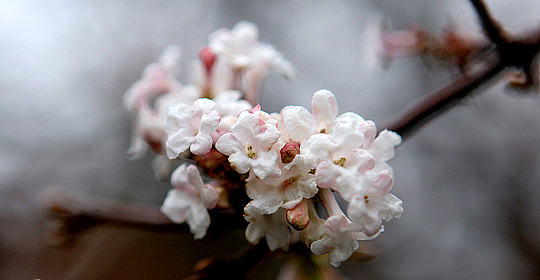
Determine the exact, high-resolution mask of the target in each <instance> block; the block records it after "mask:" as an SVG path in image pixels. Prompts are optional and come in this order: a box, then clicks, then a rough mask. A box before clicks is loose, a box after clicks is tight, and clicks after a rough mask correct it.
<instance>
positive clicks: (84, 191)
mask: <svg viewBox="0 0 540 280" xmlns="http://www.w3.org/2000/svg"><path fill="white" fill-rule="evenodd" d="M486 2H487V3H488V5H489V6H490V8H491V9H492V11H493V13H494V15H495V16H496V17H497V18H498V19H500V20H501V21H502V23H503V24H504V26H505V27H507V28H509V30H512V31H514V32H520V31H523V30H526V29H527V28H530V27H533V26H536V25H538V24H540V16H539V15H540V1H537V0H519V1H511V0H486ZM378 16H383V17H386V18H388V19H390V20H391V26H392V27H394V28H396V29H402V28H406V27H409V26H414V25H416V26H421V27H423V28H426V29H428V30H431V31H441V30H442V29H443V28H445V27H448V26H450V25H451V24H458V25H459V26H461V27H465V28H468V29H470V30H473V31H474V30H479V28H478V27H477V24H476V18H475V16H474V13H473V12H472V9H471V7H470V6H469V4H468V1H466V0H453V1H443V0H409V1H402V0H363V1H360V0H356V1H352V0H351V1H345V0H342V1H308V0H298V1H285V0H283V1H248V0H246V1H133V2H131V1H101V0H100V1H35V0H29V1H24V0H21V1H0V128H1V133H0V278H1V279H33V278H42V279H128V278H129V279H170V278H176V279H178V278H181V277H183V276H186V275H188V274H189V273H190V270H191V266H192V265H193V264H194V263H195V262H196V261H197V260H199V259H200V258H202V257H204V256H209V255H210V253H209V252H212V251H214V250H215V252H214V253H213V255H217V256H223V255H226V254H228V253H230V252H234V251H235V250H236V248H237V246H239V244H240V245H241V244H242V243H243V242H244V241H243V236H242V233H233V234H230V235H229V236H226V237H224V238H222V239H217V240H211V241H208V242H201V241H194V240H193V239H192V236H191V235H189V234H185V235H182V234H170V233H168V234H167V233H160V234H158V233H149V232H144V231H136V230H127V229H121V228H114V227H99V228H95V229H92V230H90V231H88V232H86V233H85V234H84V235H82V236H80V238H79V239H78V242H76V243H75V244H74V245H73V246H72V247H68V248H55V247H50V246H47V245H46V244H47V229H48V227H47V224H46V223H45V220H44V218H43V215H42V202H41V194H42V192H43V191H44V190H45V189H48V188H51V187H55V188H61V189H67V190H69V191H70V192H71V193H74V194H77V195H80V196H86V195H97V196H102V197H107V198H112V199H118V200H124V201H130V202H142V203H148V204H155V205H159V204H160V203H161V201H162V200H163V198H164V197H165V194H166V191H167V189H168V188H169V186H168V185H167V184H165V183H157V182H156V181H155V180H154V178H153V175H152V170H151V163H150V161H151V158H152V157H151V156H150V155H147V156H146V157H144V158H143V159H142V160H139V161H129V160H127V159H126V156H125V151H126V149H127V148H128V145H129V137H130V130H131V119H130V115H129V113H128V112H127V111H126V110H124V109H123V108H122V105H121V100H122V94H123V93H124V92H125V90H126V89H127V88H128V87H129V86H130V84H131V83H133V82H134V81H136V80H137V79H138V78H139V76H140V73H141V71H142V69H143V68H144V66H145V65H146V64H148V63H150V62H153V61H155V60H156V59H157V57H158V56H159V54H160V52H161V51H162V49H164V47H165V46H167V45H169V44H177V45H179V46H180V47H181V49H182V52H183V57H182V65H183V69H182V71H181V73H180V80H181V81H186V76H187V70H186V69H187V64H188V63H189V62H190V61H191V60H193V59H194V58H195V56H196V53H197V51H198V50H199V48H200V47H201V46H202V45H203V44H205V42H206V40H207V36H208V35H209V34H210V33H211V32H212V31H213V30H215V29H217V28H220V27H229V28H230V27H232V26H233V25H234V24H235V23H237V22H238V21H241V20H249V21H252V22H254V23H256V24H257V25H258V26H259V28H260V39H261V40H262V41H266V42H270V43H272V44H273V45H275V46H276V48H277V49H278V50H280V51H281V52H282V53H283V54H284V56H285V57H286V58H288V59H289V60H290V61H292V62H293V63H294V64H295V66H296V67H297V70H298V73H297V79H296V80H295V81H293V82H287V81H285V80H283V79H282V78H280V77H278V76H271V77H270V78H269V79H268V81H267V83H266V85H265V88H264V97H263V102H262V106H263V108H264V109H265V110H266V111H279V110H280V109H281V107H283V106H284V105H289V104H295V105H304V106H308V105H309V102H310V99H311V95H312V94H313V92H315V91H316V90H318V89H321V88H326V89H330V90H332V91H333V92H334V93H335V94H336V96H337V98H338V104H339V108H340V112H346V111H354V112H357V113H359V114H360V115H362V116H363V117H364V118H366V119H372V120H374V121H375V122H376V123H377V124H378V126H379V127H382V126H384V125H385V124H388V123H390V122H391V121H392V120H393V119H395V118H396V117H397V116H398V115H399V114H400V113H401V112H403V111H404V109H405V108H407V106H409V105H410V104H411V103H413V102H414V101H415V100H417V99H418V98H420V97H421V96H423V95H425V94H427V93H429V92H431V91H432V90H434V89H437V88H439V87H441V86H443V85H445V84H446V83H447V82H448V81H450V80H451V78H452V77H453V73H454V72H455V71H452V70H449V69H447V68H445V67H443V66H442V65H440V64H438V63H426V62H425V61H423V60H421V59H419V58H407V59H400V60H398V61H395V62H394V63H393V64H392V67H391V68H390V69H388V71H386V72H385V71H382V70H381V69H377V68H374V67H373V66H372V65H370V64H369V63H367V59H366V55H365V53H364V52H363V49H364V48H365V44H366V36H365V35H366V25H367V23H368V22H369V21H370V19H372V18H374V17H378ZM538 143H540V100H539V99H538V98H536V97H519V98H518V97H516V96H515V95H509V94H507V93H505V89H504V87H503V85H502V84H501V83H497V84H494V85H493V86H492V87H491V88H490V89H488V90H486V91H485V93H483V94H482V95H481V96H478V97H476V98H474V99H471V100H468V101H467V102H465V104H463V106H460V107H458V108H455V109H454V110H452V111H451V112H449V113H447V114H445V115H443V116H442V117H440V118H438V119H436V120H434V121H432V122H431V123H430V124H429V125H427V126H426V127H425V128H424V129H423V130H421V131H420V132H419V133H418V134H416V135H415V136H414V137H412V138H411V139H410V140H409V141H407V142H406V143H404V144H403V145H402V146H401V147H400V148H399V149H398V152H397V156H396V158H395V159H394V160H392V162H391V165H392V166H393V168H394V170H395V174H396V184H395V186H394V190H393V193H394V194H396V195H397V196H398V197H400V198H401V199H402V200H403V201H404V208H405V212H404V214H403V216H402V218H401V220H395V221H392V222H390V223H388V224H387V225H386V232H385V233H384V234H382V235H381V236H380V237H379V239H378V242H380V244H382V247H381V255H380V256H379V257H378V258H377V259H376V260H375V261H373V262H370V263H355V262H348V263H345V264H343V265H342V267H341V271H342V272H343V274H344V275H346V276H348V277H349V278H351V279H538V277H539V275H540V272H539V270H540V263H539V255H538V254H539V253H538V251H539V248H540V234H539V232H540V203H539V201H540V189H539V187H540V162H539V160H540V146H539V145H538ZM230 240H234V242H230ZM269 266H272V264H271V263H270V264H267V268H261V269H262V270H263V272H264V274H266V275H267V276H268V277H269V278H271V277H272V276H275V273H276V272H275V269H274V270H272V269H271V268H268V267H269ZM265 271H266V272H265ZM254 279H257V278H254Z"/></svg>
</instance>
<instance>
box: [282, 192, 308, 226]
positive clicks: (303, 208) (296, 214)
mask: <svg viewBox="0 0 540 280" xmlns="http://www.w3.org/2000/svg"><path fill="white" fill-rule="evenodd" d="M286 216H287V222H288V223H289V225H291V226H292V227H293V228H294V229H295V230H298V231H301V230H304V229H306V228H307V226H308V225H309V215H308V203H307V199H302V201H301V202H300V203H298V205H296V206H295V207H294V208H291V209H289V210H287V214H286Z"/></svg>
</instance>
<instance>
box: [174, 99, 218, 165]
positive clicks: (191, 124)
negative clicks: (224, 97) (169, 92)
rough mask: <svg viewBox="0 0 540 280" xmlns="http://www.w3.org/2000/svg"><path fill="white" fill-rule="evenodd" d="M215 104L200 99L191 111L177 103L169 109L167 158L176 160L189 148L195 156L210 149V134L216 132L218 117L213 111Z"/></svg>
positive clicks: (184, 105) (208, 100)
mask: <svg viewBox="0 0 540 280" xmlns="http://www.w3.org/2000/svg"><path fill="white" fill-rule="evenodd" d="M214 106H215V102H214V101H212V100H210V99H206V98H201V99H198V100H196V101H195V102H194V103H193V105H192V106H191V109H190V108H189V107H188V106H187V105H186V104H184V103H182V102H179V103H176V104H172V105H171V106H170V107H169V113H168V117H167V122H166V126H167V130H168V131H169V135H168V137H167V144H166V145H167V156H168V157H169V158H176V157H178V155H179V154H180V153H183V152H184V151H185V150H186V149H188V148H190V151H191V152H192V153H193V154H196V155H205V154H207V153H208V152H210V149H211V148H212V142H213V141H212V136H211V134H212V133H213V132H214V131H216V129H217V127H218V125H219V121H220V116H219V114H218V112H217V111H216V110H213V108H214Z"/></svg>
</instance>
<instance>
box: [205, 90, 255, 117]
mask: <svg viewBox="0 0 540 280" xmlns="http://www.w3.org/2000/svg"><path fill="white" fill-rule="evenodd" d="M241 98H242V93H241V92H240V91H238V90H225V91H222V92H220V93H219V94H218V95H217V96H216V97H215V98H214V101H215V102H216V107H215V109H216V110H217V111H218V113H219V114H220V115H221V116H227V115H230V116H234V117H236V116H238V115H240V113H242V112H244V111H249V110H251V109H252V108H253V106H251V104H250V103H249V102H247V101H246V100H243V99H241Z"/></svg>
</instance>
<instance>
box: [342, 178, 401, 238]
mask: <svg viewBox="0 0 540 280" xmlns="http://www.w3.org/2000/svg"><path fill="white" fill-rule="evenodd" d="M392 183H393V178H392V175H391V173H390V171H389V170H383V171H381V172H380V173H379V174H378V176H377V178H376V179H375V180H374V182H373V183H372V184H371V185H370V186H369V188H367V189H366V190H364V191H363V192H362V193H360V194H358V195H357V196H355V197H353V199H352V200H351V202H350V203H349V207H348V210H347V215H348V216H349V218H351V220H352V221H353V224H354V226H355V227H356V228H358V229H359V230H362V231H363V232H365V234H366V235H367V236H373V235H375V234H377V233H378V232H379V231H380V230H381V229H382V220H385V221H387V222H388V221H390V220H391V219H393V218H399V217H401V213H403V206H402V205H403V203H402V201H401V200H400V199H399V198H397V197H396V196H395V195H393V194H390V193H389V192H390V190H391V188H392Z"/></svg>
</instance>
